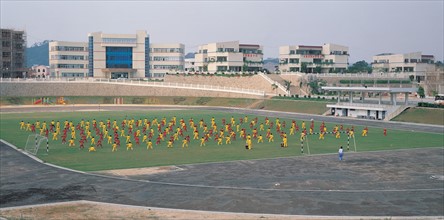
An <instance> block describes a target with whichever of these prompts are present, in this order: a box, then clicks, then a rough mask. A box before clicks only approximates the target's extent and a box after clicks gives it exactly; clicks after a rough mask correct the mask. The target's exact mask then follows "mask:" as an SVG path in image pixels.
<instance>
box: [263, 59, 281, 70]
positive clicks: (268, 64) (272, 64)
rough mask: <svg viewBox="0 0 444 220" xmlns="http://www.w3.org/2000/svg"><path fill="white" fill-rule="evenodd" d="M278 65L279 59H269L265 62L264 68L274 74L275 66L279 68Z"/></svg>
mask: <svg viewBox="0 0 444 220" xmlns="http://www.w3.org/2000/svg"><path fill="white" fill-rule="evenodd" d="M278 65H279V59H278V58H267V59H265V60H264V68H265V69H267V70H268V71H270V72H274V71H275V66H278Z"/></svg>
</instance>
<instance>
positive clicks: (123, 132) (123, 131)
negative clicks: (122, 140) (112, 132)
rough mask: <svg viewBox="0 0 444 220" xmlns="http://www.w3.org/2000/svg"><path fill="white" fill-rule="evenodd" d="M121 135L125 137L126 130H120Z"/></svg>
mask: <svg viewBox="0 0 444 220" xmlns="http://www.w3.org/2000/svg"><path fill="white" fill-rule="evenodd" d="M120 137H125V130H123V129H122V130H120Z"/></svg>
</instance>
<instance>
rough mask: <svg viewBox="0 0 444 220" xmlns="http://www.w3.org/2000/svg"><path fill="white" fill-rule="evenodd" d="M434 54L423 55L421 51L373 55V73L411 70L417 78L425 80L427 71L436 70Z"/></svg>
mask: <svg viewBox="0 0 444 220" xmlns="http://www.w3.org/2000/svg"><path fill="white" fill-rule="evenodd" d="M434 63H435V57H434V56H433V55H422V53H421V52H414V53H406V54H392V53H382V54H378V55H376V56H373V62H372V69H373V73H388V72H409V73H412V75H414V76H415V78H416V80H423V79H424V76H425V73H426V72H429V71H435V70H436V65H435V64H434Z"/></svg>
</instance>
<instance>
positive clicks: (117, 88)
mask: <svg viewBox="0 0 444 220" xmlns="http://www.w3.org/2000/svg"><path fill="white" fill-rule="evenodd" d="M0 94H1V96H18V97H33V96H35V97H41V96H116V97H119V96H191V97H229V98H263V96H257V95H248V94H241V93H233V92H219V91H209V90H197V89H191V88H190V89H183V88H180V89H179V88H164V87H153V86H143V85H125V84H108V83H81V82H79V83H77V82H75V83H73V82H69V83H67V82H37V83H30V82H26V83H20V82H2V83H0Z"/></svg>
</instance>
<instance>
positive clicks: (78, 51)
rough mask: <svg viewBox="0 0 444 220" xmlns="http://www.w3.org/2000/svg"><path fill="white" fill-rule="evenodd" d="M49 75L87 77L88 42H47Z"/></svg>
mask: <svg viewBox="0 0 444 220" xmlns="http://www.w3.org/2000/svg"><path fill="white" fill-rule="evenodd" d="M49 67H50V73H51V74H50V76H51V77H56V78H60V77H87V76H88V44H87V43H86V42H67V41H52V42H49Z"/></svg>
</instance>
